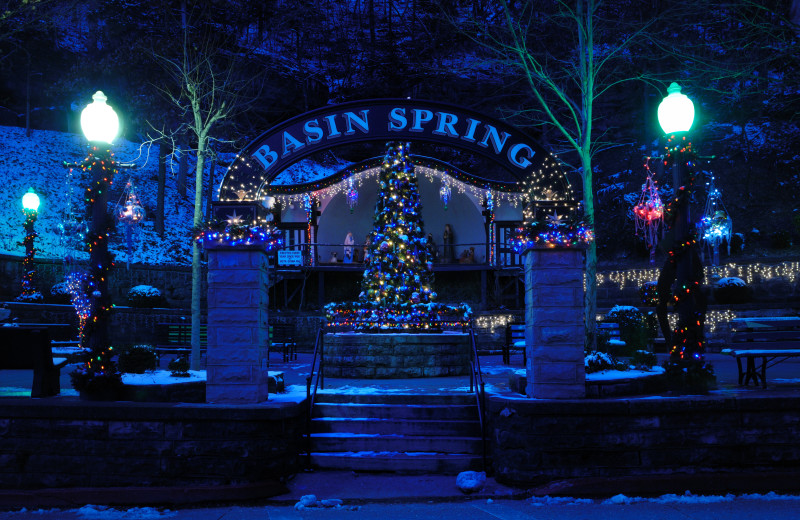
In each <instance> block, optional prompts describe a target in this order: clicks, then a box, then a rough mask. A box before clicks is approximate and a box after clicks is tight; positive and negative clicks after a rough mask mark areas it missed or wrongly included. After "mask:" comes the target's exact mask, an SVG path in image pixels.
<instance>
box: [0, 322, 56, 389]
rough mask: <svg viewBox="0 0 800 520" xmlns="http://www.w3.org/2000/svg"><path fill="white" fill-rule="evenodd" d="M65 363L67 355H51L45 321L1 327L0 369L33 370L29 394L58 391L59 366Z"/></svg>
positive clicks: (48, 332)
mask: <svg viewBox="0 0 800 520" xmlns="http://www.w3.org/2000/svg"><path fill="white" fill-rule="evenodd" d="M66 364H67V358H55V359H54V358H53V351H52V348H51V346H50V331H49V329H48V327H47V325H46V324H43V325H41V326H35V325H27V326H11V327H5V326H2V327H0V369H9V370H21V369H33V384H32V385H31V397H50V396H54V395H58V394H59V393H61V383H60V379H61V368H62V367H64V365H66Z"/></svg>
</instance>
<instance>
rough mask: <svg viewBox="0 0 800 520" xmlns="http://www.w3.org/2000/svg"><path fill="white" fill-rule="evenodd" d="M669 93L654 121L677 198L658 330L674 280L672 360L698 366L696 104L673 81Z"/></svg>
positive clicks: (701, 312) (701, 310) (701, 317)
mask: <svg viewBox="0 0 800 520" xmlns="http://www.w3.org/2000/svg"><path fill="white" fill-rule="evenodd" d="M667 92H668V96H667V97H665V98H664V100H663V101H662V102H661V104H660V105H659V107H658V121H659V123H660V124H661V128H662V130H663V131H664V133H665V134H666V136H667V149H666V155H665V157H664V165H665V166H670V165H671V166H672V182H673V186H674V187H675V198H674V200H673V201H672V203H671V204H670V208H669V209H668V211H669V213H671V215H670V216H671V220H672V236H673V240H672V245H671V246H670V250H669V251H668V259H667V263H666V264H665V266H664V269H663V270H662V272H661V275H660V276H659V282H658V287H659V307H660V308H661V309H660V312H661V314H660V316H659V321H661V325H662V329H665V328H667V327H665V322H666V295H665V294H664V295H662V292H666V289H667V288H669V287H670V286H671V285H672V282H673V280H674V281H675V282H676V283H675V289H674V291H673V295H674V296H673V305H674V309H675V311H676V312H677V314H678V323H677V327H676V328H675V329H674V330H673V331H672V332H671V333H669V330H664V337H665V339H666V340H667V344H668V346H669V348H670V362H671V363H677V364H685V363H694V362H697V363H702V362H703V354H704V347H705V339H704V332H703V327H704V324H705V310H706V302H705V297H704V296H703V293H702V291H701V288H700V284H701V281H702V279H703V266H702V264H701V262H700V256H699V254H698V247H697V231H696V226H695V225H694V224H693V215H692V204H691V200H692V192H693V189H694V184H695V182H694V181H695V179H694V171H693V168H694V160H695V154H694V152H693V151H692V144H691V141H690V140H689V136H688V132H689V130H690V129H691V127H692V123H693V121H694V104H693V103H692V101H691V100H690V99H689V98H688V97H686V96H685V95H684V94H681V87H680V86H679V85H678V84H677V83H672V84H671V85H670V86H669V88H668V89H667ZM667 329H668V328H667Z"/></svg>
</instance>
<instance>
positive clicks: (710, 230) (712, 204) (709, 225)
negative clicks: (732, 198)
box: [697, 176, 733, 265]
mask: <svg viewBox="0 0 800 520" xmlns="http://www.w3.org/2000/svg"><path fill="white" fill-rule="evenodd" d="M707 190H708V198H707V199H706V205H705V209H704V210H703V217H702V218H701V219H700V222H699V223H698V225H697V227H698V231H699V234H700V237H701V238H702V239H703V242H704V243H705V245H706V246H707V247H708V248H709V249H711V252H712V260H711V261H712V264H713V265H717V264H718V263H719V246H720V245H722V242H723V241H725V242H727V243H728V254H729V255H730V254H731V236H732V233H733V220H732V219H731V217H730V215H728V212H727V211H726V210H725V206H724V205H723V204H722V193H720V191H719V190H718V189H717V188H716V187H714V177H713V176H712V177H711V181H710V182H709V183H708V187H707Z"/></svg>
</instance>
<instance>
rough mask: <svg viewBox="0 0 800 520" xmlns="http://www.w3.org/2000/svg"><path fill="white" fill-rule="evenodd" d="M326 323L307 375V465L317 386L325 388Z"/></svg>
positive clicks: (309, 464) (321, 326)
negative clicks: (324, 331)
mask: <svg viewBox="0 0 800 520" xmlns="http://www.w3.org/2000/svg"><path fill="white" fill-rule="evenodd" d="M324 328H325V323H324V322H323V323H321V324H320V326H319V328H318V329H317V337H316V339H315V340H314V357H313V358H312V360H311V367H310V369H309V372H308V375H307V376H306V401H307V402H308V416H307V417H306V466H307V467H311V417H312V416H313V414H314V401H315V400H316V398H317V387H318V386H319V387H320V388H322V389H323V390H324V389H325V375H324V374H323V371H322V368H323V365H324V356H323V351H324V347H325V340H324V338H325V334H324V333H323V330H324ZM318 352H319V370H318V371H316V376H317V377H316V380H314V374H315V371H314V368H315V367H316V365H317V353H318ZM312 381H314V391H313V392H312V391H311V382H312Z"/></svg>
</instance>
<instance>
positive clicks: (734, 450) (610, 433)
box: [487, 396, 800, 485]
mask: <svg viewBox="0 0 800 520" xmlns="http://www.w3.org/2000/svg"><path fill="white" fill-rule="evenodd" d="M799 408H800V397H781V396H754V397H747V396H744V397H717V396H703V397H675V398H661V399H629V400H625V399H620V400H616V399H615V400H595V399H586V400H572V401H564V400H558V401H552V400H525V399H513V398H504V397H499V396H492V397H490V398H489V399H488V400H487V409H488V414H489V439H490V446H491V450H492V460H493V466H494V470H495V476H496V478H497V479H498V480H499V481H502V482H506V483H513V484H525V485H531V484H539V483H542V482H547V481H551V480H557V479H566V478H575V477H616V476H629V475H654V474H673V473H681V472H686V473H699V472H704V471H710V472H714V471H737V470H748V471H776V470H789V469H793V470H796V469H798V468H799V467H800V416H798V414H797V410H798V409H799Z"/></svg>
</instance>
